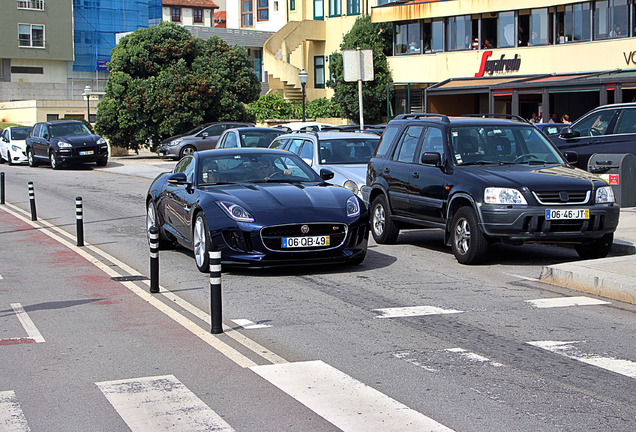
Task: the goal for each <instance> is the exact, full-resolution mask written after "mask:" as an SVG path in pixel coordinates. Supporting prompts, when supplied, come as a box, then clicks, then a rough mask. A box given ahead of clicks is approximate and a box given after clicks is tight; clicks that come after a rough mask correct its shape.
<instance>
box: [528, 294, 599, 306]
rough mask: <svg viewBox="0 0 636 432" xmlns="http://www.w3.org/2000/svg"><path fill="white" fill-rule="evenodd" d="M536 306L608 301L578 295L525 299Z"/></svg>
mask: <svg viewBox="0 0 636 432" xmlns="http://www.w3.org/2000/svg"><path fill="white" fill-rule="evenodd" d="M526 302H527V303H530V304H531V305H532V306H534V307H536V308H557V307H568V306H593V305H605V304H610V302H607V301H603V300H597V299H593V298H591V297H585V296H579V297H557V298H547V299H537V300H526Z"/></svg>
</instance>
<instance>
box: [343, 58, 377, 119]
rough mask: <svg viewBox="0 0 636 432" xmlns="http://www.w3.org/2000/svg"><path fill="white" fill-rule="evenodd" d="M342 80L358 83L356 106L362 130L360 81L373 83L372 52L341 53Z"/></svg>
mask: <svg viewBox="0 0 636 432" xmlns="http://www.w3.org/2000/svg"><path fill="white" fill-rule="evenodd" d="M342 62H343V65H344V80H345V81H346V82H354V81H358V105H359V106H360V130H364V116H363V114H362V113H363V109H362V108H363V107H362V81H373V78H374V76H373V50H370V49H365V50H363V49H360V48H358V49H354V50H343V51H342Z"/></svg>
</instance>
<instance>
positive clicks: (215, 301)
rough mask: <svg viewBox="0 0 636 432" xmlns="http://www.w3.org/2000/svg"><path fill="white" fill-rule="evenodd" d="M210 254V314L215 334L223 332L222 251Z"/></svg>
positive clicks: (211, 330) (212, 330)
mask: <svg viewBox="0 0 636 432" xmlns="http://www.w3.org/2000/svg"><path fill="white" fill-rule="evenodd" d="M209 254H210V316H211V321H212V323H211V329H210V332H211V333H214V334H219V333H223V324H222V322H221V321H222V314H223V311H222V307H221V252H212V251H210V252H209Z"/></svg>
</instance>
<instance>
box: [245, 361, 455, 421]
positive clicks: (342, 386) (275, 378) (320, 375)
mask: <svg viewBox="0 0 636 432" xmlns="http://www.w3.org/2000/svg"><path fill="white" fill-rule="evenodd" d="M250 369H251V370H253V371H254V372H256V373H257V374H258V375H260V376H261V377H263V378H264V379H266V380H267V381H269V382H270V383H272V384H274V385H275V386H276V387H278V388H279V389H281V390H282V391H284V392H285V393H287V394H288V395H290V396H291V397H293V398H294V399H296V400H297V401H299V402H300V403H302V404H303V405H305V406H306V407H308V408H309V409H311V410H312V411H314V412H315V413H316V414H318V415H320V416H321V417H323V418H324V419H326V420H327V421H329V422H330V423H332V424H333V425H334V426H336V427H337V428H339V429H341V430H343V431H345V432H350V431H363V432H367V431H380V430H381V431H382V432H392V431H395V432H405V431H418V432H420V431H430V432H433V431H435V432H437V431H451V430H452V429H449V428H447V427H446V426H444V425H442V424H440V423H438V422H436V421H435V420H433V419H431V418H429V417H426V416H425V415H423V414H421V413H419V412H417V411H415V410H412V409H411V408H409V407H407V406H406V405H404V404H402V403H400V402H398V401H396V400H395V399H392V398H390V397H388V396H387V395H385V394H383V393H381V392H379V391H377V390H375V389H373V388H371V387H369V386H367V385H365V384H363V383H361V382H360V381H358V380H355V379H353V378H352V377H350V376H349V375H346V374H345V373H343V372H341V371H339V370H338V369H335V368H333V367H331V366H329V365H328V364H326V363H324V362H322V361H309V362H299V363H286V364H280V365H266V366H253V367H251V368H250Z"/></svg>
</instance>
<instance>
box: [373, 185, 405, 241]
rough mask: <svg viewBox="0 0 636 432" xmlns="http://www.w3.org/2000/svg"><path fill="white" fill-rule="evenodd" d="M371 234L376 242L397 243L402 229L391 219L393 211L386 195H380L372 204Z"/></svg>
mask: <svg viewBox="0 0 636 432" xmlns="http://www.w3.org/2000/svg"><path fill="white" fill-rule="evenodd" d="M371 209H372V210H371V234H372V235H373V239H374V240H375V241H376V243H380V244H390V243H395V240H397V237H398V234H400V229H399V228H398V227H397V226H395V224H394V223H393V221H392V220H391V211H390V210H389V206H388V205H387V203H386V198H385V197H384V195H378V196H377V197H375V199H374V200H373V204H372V205H371Z"/></svg>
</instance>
